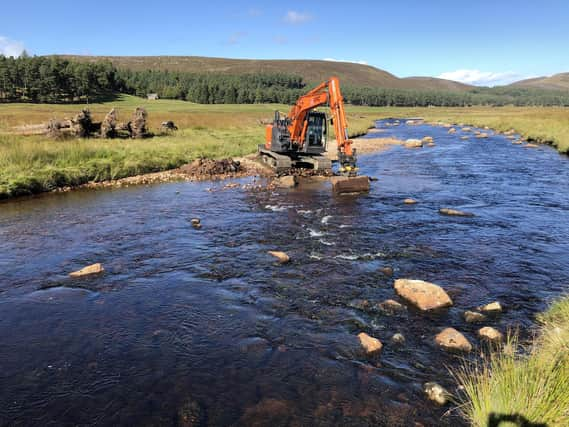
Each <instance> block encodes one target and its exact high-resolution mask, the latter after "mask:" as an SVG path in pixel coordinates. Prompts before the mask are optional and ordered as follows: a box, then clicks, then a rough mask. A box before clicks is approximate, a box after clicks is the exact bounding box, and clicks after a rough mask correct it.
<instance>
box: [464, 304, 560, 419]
mask: <svg viewBox="0 0 569 427" xmlns="http://www.w3.org/2000/svg"><path fill="white" fill-rule="evenodd" d="M538 320H539V321H540V322H541V324H542V326H541V331H540V334H539V336H538V337H537V338H536V339H535V342H534V344H533V346H532V347H531V348H530V349H529V352H527V353H526V354H519V353H517V352H516V351H515V349H516V347H518V346H517V342H516V340H515V339H513V338H509V339H508V342H507V343H506V345H505V347H504V349H502V350H496V351H492V352H491V353H490V354H489V357H488V361H487V363H485V364H483V365H475V366H474V367H473V366H471V365H470V366H469V365H466V366H465V367H463V368H462V369H461V370H460V371H459V372H458V373H457V374H456V376H457V378H458V380H459V382H460V383H461V384H462V386H463V387H464V392H465V395H466V402H465V403H464V405H463V406H462V407H461V410H462V411H463V414H464V415H465V417H466V418H467V420H468V421H470V422H471V423H472V425H473V426H476V427H483V426H484V427H486V426H489V427H490V426H492V425H496V424H492V423H491V420H492V417H493V418H494V420H495V421H496V420H500V419H502V420H504V422H502V423H501V424H499V425H500V426H501V427H509V426H520V425H526V424H523V421H526V422H531V423H535V424H536V425H547V426H548V427H556V426H558V427H562V426H563V427H565V426H569V297H565V298H563V299H561V300H559V301H557V302H555V303H554V304H553V305H552V306H551V307H550V309H549V310H548V311H547V312H545V313H544V314H542V315H540V316H539V317H538ZM508 419H509V420H510V421H506V420H508ZM540 423H541V424H540Z"/></svg>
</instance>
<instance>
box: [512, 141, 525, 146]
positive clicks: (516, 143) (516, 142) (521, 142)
mask: <svg viewBox="0 0 569 427" xmlns="http://www.w3.org/2000/svg"><path fill="white" fill-rule="evenodd" d="M512 144H515V145H521V144H523V141H520V140H517V141H512Z"/></svg>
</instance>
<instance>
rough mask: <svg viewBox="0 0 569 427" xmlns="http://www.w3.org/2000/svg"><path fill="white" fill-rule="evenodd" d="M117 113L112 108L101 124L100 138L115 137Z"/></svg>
mask: <svg viewBox="0 0 569 427" xmlns="http://www.w3.org/2000/svg"><path fill="white" fill-rule="evenodd" d="M116 127H117V112H116V111H115V109H114V108H113V109H112V110H111V111H109V112H108V113H107V114H106V115H105V118H104V119H103V121H102V122H101V138H114V137H115V136H116Z"/></svg>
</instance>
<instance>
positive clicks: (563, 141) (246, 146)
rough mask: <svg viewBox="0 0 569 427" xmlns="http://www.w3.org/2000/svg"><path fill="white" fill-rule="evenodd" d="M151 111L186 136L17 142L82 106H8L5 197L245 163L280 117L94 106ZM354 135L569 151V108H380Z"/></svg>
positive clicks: (1, 139)
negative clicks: (476, 130)
mask: <svg viewBox="0 0 569 427" xmlns="http://www.w3.org/2000/svg"><path fill="white" fill-rule="evenodd" d="M137 106H143V107H145V108H146V109H147V111H148V115H149V125H150V129H151V130H154V131H156V130H157V129H158V127H159V125H160V123H161V122H162V121H165V120H173V121H174V122H175V123H176V125H177V126H178V127H179V128H180V131H178V132H176V133H175V134H173V135H168V136H160V137H156V138H152V139H146V140H100V139H84V140H67V141H53V140H49V139H47V138H45V137H41V136H21V135H15V134H14V132H15V127H18V126H24V125H29V124H37V123H42V122H46V121H47V120H49V119H50V118H53V117H57V118H60V119H61V118H64V117H71V116H72V115H73V114H75V113H77V112H78V111H79V110H80V109H81V106H80V105H46V104H41V105H40V104H0V198H7V197H12V196H18V195H25V194H32V193H39V192H43V191H49V190H53V189H55V188H57V187H62V186H68V185H71V186H73V185H79V184H82V183H85V182H88V181H104V180H109V179H117V178H123V177H127V176H133V175H138V174H143V173H148V172H156V171H161V170H166V169H172V168H176V167H178V166H180V165H182V164H184V163H187V162H190V161H191V160H193V159H195V158H198V157H212V158H222V157H228V156H241V155H244V154H248V153H252V152H254V151H255V149H256V146H257V144H259V143H261V142H262V141H263V137H264V129H263V126H264V125H263V124H262V123H261V120H268V119H270V118H271V117H272V115H273V112H274V110H275V109H279V110H281V111H287V110H288V106H285V105H274V104H252V105H223V104H221V105H200V104H192V103H188V102H183V101H170V100H160V101H147V100H143V99H140V98H135V97H131V96H122V97H120V98H119V99H118V100H116V101H113V102H109V103H102V104H91V105H89V106H88V108H89V109H90V110H91V112H92V114H93V116H94V120H101V119H102V118H103V116H104V114H105V113H107V112H108V111H109V110H110V109H111V108H113V107H114V108H116V109H117V110H118V114H119V120H120V121H127V120H128V118H129V117H130V115H131V114H132V112H133V111H134V109H135V107H137ZM347 111H348V120H349V124H350V133H351V135H352V136H356V135H361V134H363V133H365V131H366V130H367V128H368V127H369V126H371V125H372V124H373V120H374V119H380V118H385V117H411V116H413V117H416V116H421V117H424V118H425V119H426V120H429V121H443V122H451V123H465V124H472V125H477V126H483V125H487V126H490V127H491V128H495V129H498V130H502V131H504V130H507V129H510V128H514V129H516V130H517V131H519V132H521V133H522V134H523V135H524V136H525V137H527V138H532V139H535V140H538V141H549V142H551V143H553V145H555V146H556V147H557V148H558V149H559V151H561V152H567V151H568V150H569V109H563V108H514V107H505V108H480V107H477V108H461V109H460V108H372V107H353V106H348V109H347Z"/></svg>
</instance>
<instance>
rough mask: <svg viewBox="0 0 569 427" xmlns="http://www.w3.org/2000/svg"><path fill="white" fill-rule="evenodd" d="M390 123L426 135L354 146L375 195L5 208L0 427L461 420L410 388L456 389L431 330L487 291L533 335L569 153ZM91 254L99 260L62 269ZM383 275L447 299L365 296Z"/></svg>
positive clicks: (29, 203) (298, 194)
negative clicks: (384, 309)
mask: <svg viewBox="0 0 569 427" xmlns="http://www.w3.org/2000/svg"><path fill="white" fill-rule="evenodd" d="M385 123H386V122H385V121H380V122H378V123H377V126H378V127H382V128H384V130H385V132H384V134H383V135H385V136H395V137H399V138H402V139H406V138H415V137H419V138H422V137H423V136H426V135H430V136H432V137H434V139H435V142H436V144H437V145H436V147H432V148H427V147H425V148H423V149H416V150H410V149H405V148H403V147H394V148H392V149H390V150H389V151H386V152H383V153H377V154H370V155H365V156H361V158H360V161H359V164H360V166H361V169H362V173H365V174H369V175H371V176H374V177H377V178H378V180H377V181H374V182H372V183H371V192H370V193H369V194H367V195H360V196H333V195H332V194H331V193H330V189H329V188H328V187H326V186H323V185H316V186H311V187H309V188H304V189H295V190H279V191H275V192H252V191H246V190H241V189H228V190H222V187H223V185H224V184H225V183H211V182H199V183H185V182H184V183H169V184H160V185H153V186H136V187H129V188H121V189H113V190H100V191H76V192H70V193H63V194H51V195H47V196H42V197H36V198H30V199H21V200H14V201H10V202H6V203H2V204H0V313H1V314H0V342H1V343H2V346H1V349H0V424H2V425H37V426H51V425H53V426H55V425H57V426H62V425H64V426H66V425H69V426H71V425H102V426H107V425H108V426H111V425H138V426H145V425H252V424H254V425H271V426H273V427H274V426H280V425H331V424H338V425H340V424H341V425H370V424H375V425H390V426H391V425H404V426H407V425H411V426H413V425H415V424H414V422H415V421H418V422H421V423H422V424H423V425H460V424H461V421H460V419H459V418H458V415H457V413H456V411H451V413H450V414H448V413H447V410H448V409H449V407H443V408H439V407H436V406H434V405H433V404H432V403H431V402H429V401H427V400H426V399H425V397H424V396H423V393H422V385H423V383H425V382H427V381H433V380H434V381H438V382H440V383H441V384H443V385H445V386H446V387H448V388H449V390H451V391H455V390H456V386H455V385H454V383H453V381H452V378H451V377H450V375H449V368H452V367H456V366H458V364H459V363H460V359H461V358H460V357H457V356H453V355H450V354H446V353H444V352H443V351H441V350H439V349H438V348H436V346H435V344H434V342H433V337H434V336H435V335H436V334H437V333H438V332H439V331H440V330H441V328H442V327H445V326H453V327H455V328H457V329H459V330H460V331H462V332H463V333H464V334H465V335H466V336H467V338H468V339H469V340H470V341H471V342H472V343H473V344H474V345H475V347H477V348H479V346H480V343H479V341H478V339H477V337H476V331H477V329H478V328H479V327H480V325H473V324H467V323H465V322H464V321H463V319H462V313H463V312H464V311H465V310H467V309H472V308H474V307H476V306H478V305H481V304H484V303H488V302H492V301H494V300H498V301H500V302H501V303H502V304H503V305H504V307H505V310H504V312H503V313H502V314H501V315H500V316H498V317H497V318H494V319H491V321H489V322H488V325H490V326H494V327H497V328H499V329H500V330H502V331H506V330H507V329H508V328H519V330H520V331H521V333H522V335H530V334H531V331H532V328H533V327H534V326H535V324H534V320H533V319H534V316H535V313H537V312H539V311H541V310H543V309H544V308H545V307H546V306H547V303H548V302H549V301H550V300H551V299H553V298H555V297H556V296H558V295H560V294H561V293H563V292H567V290H569V264H568V263H567V254H568V253H569V238H568V237H569V221H567V217H568V214H569V193H568V192H567V183H568V182H569V159H568V158H567V157H566V156H561V155H559V154H558V153H557V152H556V151H555V150H554V149H552V148H550V147H546V146H543V147H540V148H534V149H529V148H528V149H524V148H522V147H520V146H518V145H513V144H512V143H511V141H509V140H507V139H506V138H505V137H504V136H500V135H493V134H492V135H491V136H490V137H489V138H488V139H475V138H473V137H471V138H470V139H469V140H467V141H463V140H460V139H459V137H460V135H461V132H460V131H459V132H458V134H456V135H449V134H448V133H447V129H444V128H439V127H432V126H429V125H418V126H416V125H413V126H409V125H405V124H402V125H400V126H393V127H391V126H390V127H385V126H384V125H385ZM246 181H247V179H245V180H241V181H240V182H246ZM211 187H213V188H214V190H215V191H208V190H210V189H211ZM407 197H413V198H415V199H416V200H417V201H418V203H417V204H415V205H405V204H403V200H404V199H405V198H407ZM441 207H451V208H457V209H461V210H466V211H468V212H472V213H474V214H475V216H474V217H469V218H466V217H448V216H443V215H440V214H439V213H438V209H439V208H441ZM193 217H199V218H201V220H202V224H203V228H202V229H201V230H196V229H194V228H193V227H192V226H191V224H190V219H191V218H193ZM269 250H283V251H286V252H287V253H288V254H289V255H290V256H291V258H292V261H291V262H290V263H288V264H284V265H279V264H277V263H275V262H274V260H273V259H272V258H271V257H270V256H269V255H268V254H267V251H269ZM94 262H101V263H102V264H103V265H104V266H105V269H106V272H105V273H104V274H103V275H100V276H96V277H89V278H83V279H71V278H69V277H68V273H69V272H71V271H74V270H77V269H79V268H81V267H83V266H85V265H88V264H92V263H94ZM386 266H391V267H393V269H394V276H393V277H389V276H386V275H385V274H384V273H383V272H382V271H381V269H382V267H386ZM395 278H417V279H422V280H428V281H432V282H435V283H437V284H439V285H441V286H442V287H444V288H445V289H446V290H447V291H448V292H449V294H450V295H451V297H452V298H453V300H454V306H453V307H452V308H450V309H449V310H448V311H445V312H443V313H439V314H436V315H425V314H422V313H419V312H417V311H415V310H413V309H410V310H408V311H407V312H406V313H404V314H400V315H395V316H387V315H384V314H381V313H375V312H368V311H364V310H362V309H361V307H360V304H359V301H360V300H362V299H366V300H369V301H372V302H376V301H377V302H379V301H383V300H385V299H387V298H395V293H394V290H393V281H394V279H395ZM360 331H366V332H367V333H369V334H370V335H373V336H375V337H377V338H379V339H380V340H381V341H382V342H383V344H384V348H383V351H382V354H381V356H380V357H379V358H368V357H366V356H365V355H363V354H362V352H361V350H360V348H359V344H358V341H357V338H356V335H357V333H359V332H360ZM396 332H400V333H402V334H403V335H404V336H405V338H406V342H405V344H404V345H402V346H400V345H399V346H398V345H395V344H392V343H391V341H390V337H391V336H392V335H393V334H394V333H396ZM474 353H477V352H476V351H475V352H474ZM470 357H472V358H474V357H476V356H475V355H472V356H470Z"/></svg>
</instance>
